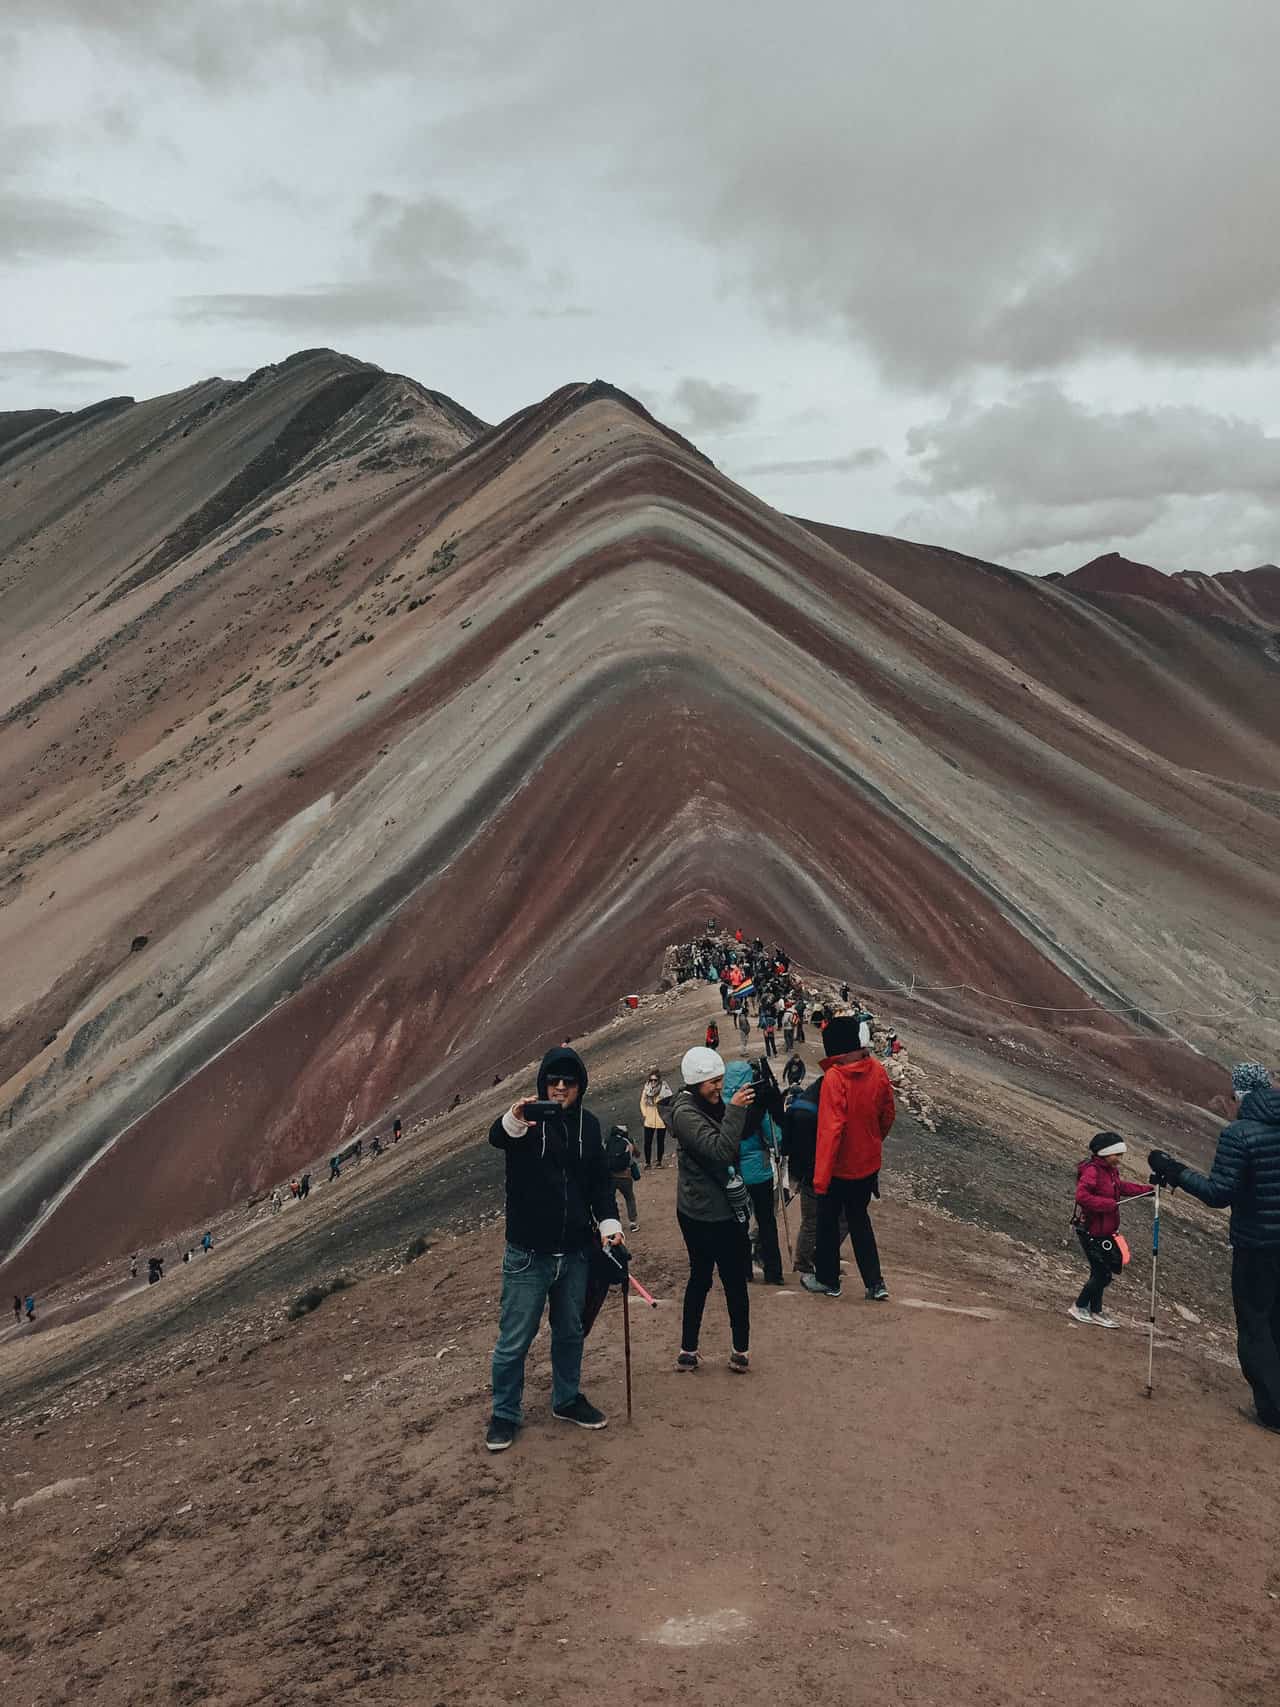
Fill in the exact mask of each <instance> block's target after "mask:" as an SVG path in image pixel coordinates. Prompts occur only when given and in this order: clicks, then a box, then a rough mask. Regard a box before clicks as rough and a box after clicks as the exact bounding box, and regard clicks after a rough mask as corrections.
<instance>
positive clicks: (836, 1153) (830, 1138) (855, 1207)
mask: <svg viewBox="0 0 1280 1707" xmlns="http://www.w3.org/2000/svg"><path fill="white" fill-rule="evenodd" d="M822 1040H823V1044H824V1045H825V1047H826V1051H827V1053H826V1056H825V1058H824V1059H823V1061H822V1070H823V1079H822V1096H821V1099H820V1100H819V1103H818V1144H817V1155H816V1158H815V1162H814V1170H813V1189H814V1192H815V1194H816V1196H817V1199H818V1244H817V1254H816V1257H815V1261H814V1272H813V1273H812V1274H806V1275H804V1276H803V1277H802V1279H801V1285H802V1286H803V1287H804V1288H805V1290H806V1291H807V1292H817V1293H821V1294H824V1295H825V1296H826V1297H828V1298H838V1297H839V1296H840V1238H841V1233H842V1228H841V1225H840V1214H841V1211H842V1210H843V1211H844V1214H845V1217H846V1218H847V1220H848V1224H849V1238H850V1241H851V1242H852V1245H853V1256H854V1261H855V1262H856V1263H857V1265H858V1273H859V1274H860V1275H861V1276H862V1284H863V1286H864V1287H865V1288H866V1294H867V1297H868V1298H872V1299H875V1300H876V1301H877V1302H883V1301H884V1300H885V1299H887V1298H888V1296H889V1289H888V1287H887V1286H886V1285H885V1283H884V1275H883V1274H882V1273H881V1272H880V1252H879V1250H878V1248H877V1246H876V1235H875V1231H874V1229H873V1228H872V1225H871V1217H870V1215H869V1214H868V1213H867V1206H868V1205H869V1204H870V1202H871V1199H872V1198H873V1197H879V1195H880V1160H881V1157H882V1155H883V1153H884V1141H885V1139H886V1138H887V1137H888V1135H889V1128H890V1127H891V1126H892V1125H893V1118H894V1115H895V1114H896V1112H897V1110H896V1108H895V1105H894V1100H893V1086H892V1085H891V1084H890V1083H889V1075H888V1074H887V1073H886V1072H885V1070H884V1068H883V1067H882V1066H881V1065H880V1063H879V1061H876V1060H874V1059H873V1058H872V1055H871V1021H870V1020H869V1019H868V1018H867V1016H866V1015H865V1014H857V1015H851V1014H837V1015H836V1017H835V1018H834V1019H832V1020H829V1021H828V1022H827V1027H826V1030H825V1031H824V1032H823V1034H822Z"/></svg>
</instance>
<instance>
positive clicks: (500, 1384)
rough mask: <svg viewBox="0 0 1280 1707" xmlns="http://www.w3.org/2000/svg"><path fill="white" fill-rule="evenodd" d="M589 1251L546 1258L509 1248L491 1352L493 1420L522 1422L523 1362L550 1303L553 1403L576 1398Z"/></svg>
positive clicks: (580, 1374)
mask: <svg viewBox="0 0 1280 1707" xmlns="http://www.w3.org/2000/svg"><path fill="white" fill-rule="evenodd" d="M587 1269H588V1257H587V1253H586V1251H566V1252H565V1253H564V1255H563V1256H543V1255H541V1254H540V1253H539V1252H538V1251H525V1250H521V1248H520V1247H519V1245H508V1246H507V1248H506V1250H505V1251H504V1252H503V1255H502V1314H501V1316H500V1318H499V1321H498V1343H497V1345H496V1346H494V1348H493V1414H494V1416H495V1417H505V1418H506V1420H507V1421H508V1422H513V1423H518V1422H523V1421H524V1416H523V1410H522V1401H523V1399H524V1360H525V1358H526V1357H527V1356H528V1353H529V1347H530V1346H531V1345H532V1344H533V1342H534V1339H535V1337H536V1335H537V1332H538V1329H539V1327H540V1326H541V1324H542V1312H543V1310H544V1309H545V1308H546V1306H547V1301H548V1299H549V1300H550V1303H551V1403H552V1406H553V1407H555V1406H559V1405H567V1404H570V1403H571V1402H572V1401H573V1400H574V1399H576V1398H577V1396H578V1393H579V1391H580V1390H581V1381H582V1339H583V1335H582V1308H583V1305H584V1304H585V1303H586V1298H587Z"/></svg>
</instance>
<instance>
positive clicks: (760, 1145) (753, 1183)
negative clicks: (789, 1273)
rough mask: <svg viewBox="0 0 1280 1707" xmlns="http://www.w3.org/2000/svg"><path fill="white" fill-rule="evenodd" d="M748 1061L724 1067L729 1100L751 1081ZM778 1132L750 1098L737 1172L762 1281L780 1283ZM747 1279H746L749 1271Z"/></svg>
mask: <svg viewBox="0 0 1280 1707" xmlns="http://www.w3.org/2000/svg"><path fill="white" fill-rule="evenodd" d="M751 1078H752V1074H751V1063H750V1061H731V1062H730V1063H729V1065H728V1066H727V1067H726V1068H725V1070H724V1091H723V1094H724V1095H725V1096H727V1097H728V1098H729V1099H730V1101H732V1100H733V1096H734V1093H735V1092H736V1091H739V1090H741V1089H742V1087H743V1086H744V1085H750V1084H751ZM779 1136H780V1135H779V1133H778V1130H777V1128H776V1127H775V1126H774V1124H773V1122H772V1120H771V1119H770V1118H769V1114H768V1111H767V1110H766V1109H765V1108H764V1107H763V1105H762V1104H760V1103H759V1102H757V1101H756V1100H755V1099H754V1097H753V1099H752V1105H751V1107H750V1108H749V1109H748V1110H747V1119H746V1125H745V1127H744V1129H743V1134H742V1142H741V1143H740V1144H739V1145H738V1172H739V1173H740V1174H741V1175H742V1178H743V1182H744V1183H745V1185H746V1188H747V1192H748V1195H749V1196H750V1198H751V1208H752V1210H753V1212H754V1214H755V1220H756V1249H757V1251H758V1252H759V1256H760V1266H761V1268H762V1269H763V1270H764V1278H765V1282H766V1284H767V1285H769V1286H781V1285H782V1251H781V1248H780V1247H779V1245H778V1206H777V1202H776V1200H775V1197H774V1158H775V1156H776V1155H777V1150H778V1140H779ZM747 1272H748V1278H750V1270H748V1271H747Z"/></svg>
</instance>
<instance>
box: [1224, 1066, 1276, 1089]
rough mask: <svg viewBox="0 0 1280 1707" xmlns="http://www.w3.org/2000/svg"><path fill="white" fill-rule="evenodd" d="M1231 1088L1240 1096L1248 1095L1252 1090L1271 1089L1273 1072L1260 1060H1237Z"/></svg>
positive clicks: (1232, 1071) (1232, 1072) (1232, 1073)
mask: <svg viewBox="0 0 1280 1707" xmlns="http://www.w3.org/2000/svg"><path fill="white" fill-rule="evenodd" d="M1231 1089H1232V1090H1233V1091H1234V1092H1235V1093H1236V1095H1237V1096H1238V1097H1246V1096H1248V1094H1249V1092H1250V1091H1269V1090H1270V1089H1271V1074H1270V1073H1268V1071H1267V1069H1266V1068H1265V1067H1264V1066H1263V1065H1262V1063H1261V1062H1260V1061H1237V1062H1236V1064H1235V1066H1234V1067H1233V1068H1232V1069H1231Z"/></svg>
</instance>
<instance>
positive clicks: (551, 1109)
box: [520, 1102, 564, 1120]
mask: <svg viewBox="0 0 1280 1707" xmlns="http://www.w3.org/2000/svg"><path fill="white" fill-rule="evenodd" d="M520 1112H521V1114H522V1115H523V1116H524V1118H525V1119H526V1120H546V1119H547V1118H548V1117H549V1116H550V1115H553V1114H563V1113H564V1110H563V1109H562V1108H561V1106H560V1104H559V1103H558V1102H527V1103H525V1105H524V1107H523V1108H522V1109H521V1111H520Z"/></svg>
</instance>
